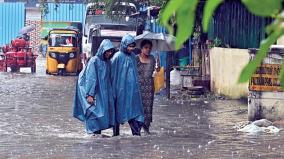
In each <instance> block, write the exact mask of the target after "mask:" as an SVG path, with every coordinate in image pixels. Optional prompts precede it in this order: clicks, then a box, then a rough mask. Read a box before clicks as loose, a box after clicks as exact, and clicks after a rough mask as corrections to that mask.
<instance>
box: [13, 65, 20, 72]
mask: <svg viewBox="0 0 284 159" xmlns="http://www.w3.org/2000/svg"><path fill="white" fill-rule="evenodd" d="M19 71H20V68H18V67H17V66H11V72H19Z"/></svg>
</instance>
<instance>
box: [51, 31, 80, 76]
mask: <svg viewBox="0 0 284 159" xmlns="http://www.w3.org/2000/svg"><path fill="white" fill-rule="evenodd" d="M46 39H47V41H48V47H47V53H46V73H47V74H54V75H78V74H79V73H80V71H81V70H82V68H83V64H82V60H81V35H80V33H79V32H78V31H77V30H75V29H52V30H50V31H49V33H48V36H47V38H46Z"/></svg>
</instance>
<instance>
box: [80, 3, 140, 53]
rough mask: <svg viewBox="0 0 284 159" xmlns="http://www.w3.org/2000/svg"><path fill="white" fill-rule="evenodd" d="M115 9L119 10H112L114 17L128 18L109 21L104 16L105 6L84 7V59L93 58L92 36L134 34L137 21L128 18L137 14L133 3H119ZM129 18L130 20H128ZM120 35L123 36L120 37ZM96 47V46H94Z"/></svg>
mask: <svg viewBox="0 0 284 159" xmlns="http://www.w3.org/2000/svg"><path fill="white" fill-rule="evenodd" d="M115 7H119V8H120V10H119V12H118V11H115V10H116V9H114V11H113V13H112V14H114V16H119V17H128V18H118V19H110V18H109V17H108V16H107V15H106V14H105V10H104V8H105V4H104V3H103V2H100V3H89V4H88V5H87V7H86V14H85V20H84V25H83V40H82V46H83V53H84V55H85V57H86V58H90V57H91V56H93V54H92V52H93V51H92V47H93V44H92V39H93V35H95V36H96V37H100V36H101V37H104V36H105V37H107V36H109V35H107V34H104V31H106V32H105V33H108V34H112V35H110V36H111V37H113V36H114V35H113V34H117V35H115V36H117V37H122V36H123V35H124V34H126V33H127V31H133V32H134V35H135V33H136V25H137V21H136V18H132V17H130V15H132V14H133V13H136V12H137V9H136V6H135V5H134V4H133V3H127V2H119V3H117V5H115ZM129 17H130V18H129ZM97 30H99V33H102V34H98V33H95V34H94V32H96V31H97ZM121 34H123V35H122V36H121ZM96 45H97V44H96Z"/></svg>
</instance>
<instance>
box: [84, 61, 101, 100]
mask: <svg viewBox="0 0 284 159" xmlns="http://www.w3.org/2000/svg"><path fill="white" fill-rule="evenodd" d="M89 62H90V63H89V64H88V66H87V68H86V98H87V101H88V103H90V104H93V103H94V97H95V95H96V86H97V78H98V76H97V71H96V69H95V60H93V59H92V60H90V61H89Z"/></svg>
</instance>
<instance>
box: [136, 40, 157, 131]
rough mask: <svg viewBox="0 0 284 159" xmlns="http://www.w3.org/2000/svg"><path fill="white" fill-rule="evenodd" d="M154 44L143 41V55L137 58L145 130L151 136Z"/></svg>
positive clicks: (154, 62)
mask: <svg viewBox="0 0 284 159" xmlns="http://www.w3.org/2000/svg"><path fill="white" fill-rule="evenodd" d="M151 50H152V42H151V41H149V40H143V41H142V42H141V53H140V54H138V55H137V56H136V59H137V69H138V77H139V83H140V91H141V96H142V104H143V107H144V115H145V121H144V125H143V129H144V131H145V132H146V133H148V134H150V131H149V127H150V123H151V122H152V112H153V101H154V78H153V73H154V70H155V64H156V60H155V57H154V56H153V55H151V54H150V53H151Z"/></svg>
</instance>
